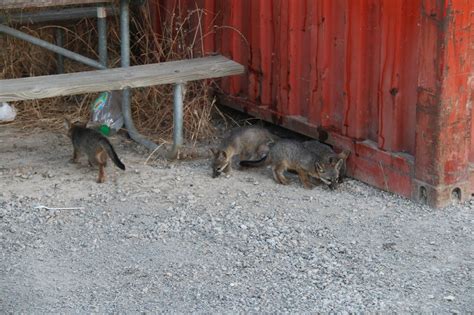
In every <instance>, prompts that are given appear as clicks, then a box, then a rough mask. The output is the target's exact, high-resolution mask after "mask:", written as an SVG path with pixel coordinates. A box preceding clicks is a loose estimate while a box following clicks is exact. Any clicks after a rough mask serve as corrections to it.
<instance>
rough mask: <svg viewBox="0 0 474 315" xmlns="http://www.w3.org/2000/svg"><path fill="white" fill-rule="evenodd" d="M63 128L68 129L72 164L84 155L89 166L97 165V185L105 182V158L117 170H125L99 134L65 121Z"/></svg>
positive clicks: (82, 125)
mask: <svg viewBox="0 0 474 315" xmlns="http://www.w3.org/2000/svg"><path fill="white" fill-rule="evenodd" d="M65 127H66V128H67V129H68V136H69V138H71V140H72V145H73V147H74V152H73V156H72V162H73V163H77V162H78V160H79V155H80V154H81V153H84V154H86V155H87V157H88V159H89V165H90V166H92V165H94V164H97V165H99V177H98V178H97V182H98V183H103V182H105V170H104V168H105V166H106V165H107V156H109V157H110V159H111V160H112V161H113V162H114V164H115V165H117V167H118V168H120V169H122V170H125V165H123V163H122V162H121V161H120V159H119V157H118V156H117V153H115V150H114V148H113V147H112V144H110V142H109V140H107V138H106V137H104V136H103V135H101V134H100V132H98V131H96V130H93V129H89V128H86V125H85V124H80V123H74V124H71V122H70V121H69V120H67V119H65Z"/></svg>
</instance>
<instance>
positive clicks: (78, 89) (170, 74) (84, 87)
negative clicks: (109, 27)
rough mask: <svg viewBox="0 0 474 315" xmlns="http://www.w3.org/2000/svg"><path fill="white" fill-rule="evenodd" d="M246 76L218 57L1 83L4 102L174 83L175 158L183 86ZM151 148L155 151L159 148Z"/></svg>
mask: <svg viewBox="0 0 474 315" xmlns="http://www.w3.org/2000/svg"><path fill="white" fill-rule="evenodd" d="M242 73H244V67H243V66H242V65H241V64H239V63H237V62H235V61H233V60H230V59H227V58H225V57H223V56H219V55H218V56H211V57H204V58H196V59H189V60H180V61H170V62H163V63H156V64H148V65H140V66H132V67H127V68H114V69H106V70H95V71H85V72H75V73H67V74H56V75H47V76H38V77H28V78H20V79H8V80H1V81H0V102H11V101H20V100H30V99H40V98H48V97H55V96H62V95H72V94H82V93H91V92H100V91H107V90H123V89H127V88H137V87H145V86H151V85H159V84H173V83H174V84H175V97H174V109H173V110H174V136H173V140H174V146H173V150H172V151H173V152H172V154H171V155H172V156H175V155H176V154H177V150H178V148H179V146H180V145H181V144H182V128H183V121H182V119H183V95H182V91H183V88H182V86H183V84H184V83H185V82H187V81H194V80H200V79H211V78H218V77H224V76H231V75H238V74H242ZM148 147H149V148H150V149H153V148H154V147H156V146H153V145H149V146H148Z"/></svg>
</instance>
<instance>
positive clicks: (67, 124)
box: [64, 118, 71, 129]
mask: <svg viewBox="0 0 474 315" xmlns="http://www.w3.org/2000/svg"><path fill="white" fill-rule="evenodd" d="M64 128H66V129H70V128H71V122H70V121H69V119H67V118H64Z"/></svg>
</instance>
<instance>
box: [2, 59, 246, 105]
mask: <svg viewBox="0 0 474 315" xmlns="http://www.w3.org/2000/svg"><path fill="white" fill-rule="evenodd" d="M243 72H244V67H243V66H242V65H241V64H239V63H237V62H235V61H233V60H230V59H227V58H225V57H223V56H211V57H204V58H196V59H188V60H180V61H170V62H163V63H155V64H148V65H140V66H132V67H128V68H114V69H106V70H95V71H85V72H75V73H67V74H56V75H47V76H37V77H28V78H19V79H7V80H0V101H3V102H10V101H20V100H29V99H40V98H48V97H54V96H62V95H73V94H83V93H92V92H100V91H108V90H122V89H124V88H127V87H130V88H137V87H145V86H151V85H160V84H170V83H177V82H186V81H193V80H200V79H211V78H218V77H224V76H230V75H237V74H242V73H243Z"/></svg>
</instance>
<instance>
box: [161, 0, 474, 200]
mask: <svg viewBox="0 0 474 315" xmlns="http://www.w3.org/2000/svg"><path fill="white" fill-rule="evenodd" d="M158 2H159V6H160V7H159V8H155V9H152V10H156V12H154V13H156V15H159V16H160V17H161V21H166V19H165V18H164V15H166V13H169V12H173V8H176V7H179V8H180V10H181V11H182V12H185V11H186V10H195V9H196V8H202V9H204V10H205V11H204V12H205V14H204V17H203V19H201V20H200V21H198V20H196V21H194V22H195V24H196V25H197V23H198V22H200V23H202V27H203V34H204V36H203V40H202V45H203V46H202V47H203V51H204V53H205V54H212V53H215V52H219V53H221V54H224V55H226V56H228V57H230V58H232V59H234V60H236V61H238V62H240V63H242V64H244V65H245V66H246V69H247V73H246V75H244V76H241V77H232V78H226V79H223V80H222V82H221V87H222V90H223V92H224V93H222V94H221V95H220V101H221V102H222V103H223V104H225V105H227V106H230V107H234V108H237V109H239V110H242V111H244V112H247V113H250V114H252V115H255V116H257V117H261V118H263V119H265V120H268V121H271V122H273V123H276V124H279V125H282V126H285V127H287V128H289V129H292V130H295V131H298V132H301V133H303V134H306V135H309V136H314V137H317V135H318V131H317V130H318V127H321V128H322V129H323V130H326V131H328V132H329V135H330V138H329V140H328V141H329V142H330V143H331V144H333V145H334V146H335V147H336V148H340V149H342V148H345V149H350V150H351V151H352V154H351V156H350V159H349V174H350V175H351V176H352V177H354V178H357V179H359V180H361V181H364V182H366V183H369V184H371V185H374V186H377V187H379V188H382V189H385V190H388V191H392V192H395V193H397V194H400V195H402V196H405V197H408V198H411V199H414V200H418V201H422V202H425V203H428V204H430V205H432V206H444V205H446V204H448V203H450V202H451V200H452V199H453V198H454V199H460V200H466V199H469V198H471V196H472V194H473V193H474V172H473V170H474V169H473V168H472V167H471V165H473V164H471V163H473V162H474V138H473V137H472V134H473V132H474V123H473V121H472V119H471V117H472V110H473V109H472V101H473V99H474V57H473V56H474V26H473V25H474V23H473V22H474V1H472V0H357V1H356V0H274V1H271V0H159V1H158ZM161 23H163V22H161ZM158 24H159V23H158ZM157 26H158V29H159V25H157Z"/></svg>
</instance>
